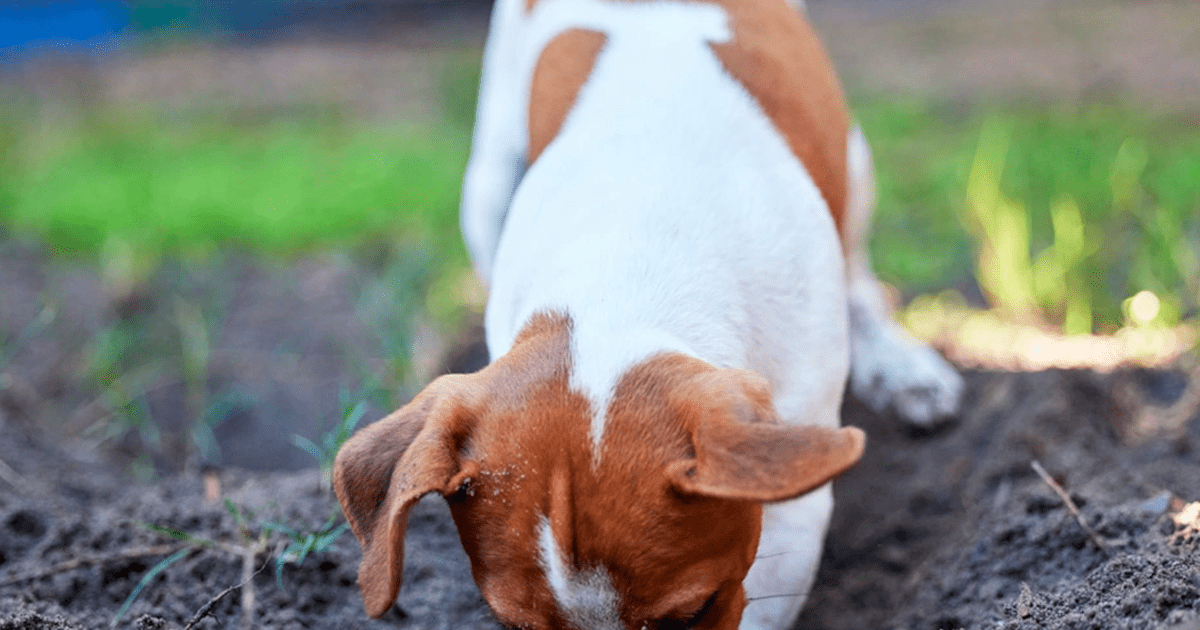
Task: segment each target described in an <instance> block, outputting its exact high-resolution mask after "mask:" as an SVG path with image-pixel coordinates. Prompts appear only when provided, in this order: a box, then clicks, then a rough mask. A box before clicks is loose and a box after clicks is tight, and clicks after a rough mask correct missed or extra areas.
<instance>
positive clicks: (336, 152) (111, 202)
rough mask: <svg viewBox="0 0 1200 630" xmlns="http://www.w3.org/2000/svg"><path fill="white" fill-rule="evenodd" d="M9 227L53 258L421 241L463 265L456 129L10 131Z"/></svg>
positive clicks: (83, 123) (107, 118)
mask: <svg viewBox="0 0 1200 630" xmlns="http://www.w3.org/2000/svg"><path fill="white" fill-rule="evenodd" d="M8 127H9V128H10V129H13V128H16V129H17V131H10V132H9V134H10V135H11V136H14V137H11V138H9V139H8V140H7V141H6V142H5V141H3V140H0V142H3V144H0V151H4V153H6V154H5V155H2V156H0V164H5V165H7V166H9V168H8V172H7V174H6V176H5V177H4V178H3V179H2V180H0V201H3V205H2V207H0V220H2V221H3V223H4V224H6V226H8V227H9V228H10V229H12V230H14V231H16V232H27V233H33V234H36V235H37V236H39V237H40V238H43V239H45V240H46V241H47V242H48V243H49V244H50V245H51V246H52V247H53V248H54V250H55V251H56V252H59V253H63V254H70V255H80V254H83V255H88V254H94V253H100V252H102V251H103V250H104V248H105V247H106V245H107V244H108V243H111V242H113V241H114V240H115V241H118V242H123V243H125V244H127V245H128V246H130V247H132V248H134V249H135V250H136V251H138V252H141V253H142V254H143V255H148V256H151V257H158V256H161V255H164V254H170V253H180V252H183V253H194V252H199V253H204V252H206V251H211V250H215V249H217V248H219V247H224V246H230V245H233V246H237V247H241V248H246V249H249V250H252V251H256V252H260V253H266V254H284V255H286V254H289V253H294V252H297V251H302V250H306V249H312V248H320V247H329V246H346V245H355V244H358V243H362V242H364V241H371V240H379V239H396V238H417V239H421V240H428V241H432V242H434V243H436V245H437V247H438V248H439V250H440V251H443V253H444V254H445V255H447V256H454V257H458V258H461V254H460V252H458V251H454V250H455V249H460V248H458V247H457V245H455V244H454V242H455V239H451V238H450V237H449V236H447V235H448V234H451V233H453V231H454V229H455V226H456V224H457V205H458V189H459V181H460V178H461V173H462V169H463V167H464V165H465V162H466V155H467V147H468V140H467V135H466V133H465V132H463V131H462V130H461V129H458V128H455V127H451V126H444V127H442V128H438V129H427V130H414V129H408V128H404V127H400V126H390V125H377V124H367V123H354V122H342V121H338V122H334V123H332V124H331V123H329V122H327V121H321V120H306V119H303V118H301V119H296V120H291V119H283V120H275V121H269V122H266V123H260V124H254V125H239V124H236V123H233V122H230V121H224V120H202V121H193V122H188V123H185V124H178V123H171V122H166V121H157V120H154V119H151V118H149V117H142V118H138V117H132V116H122V115H119V114H116V113H112V112H103V113H97V114H95V115H92V116H89V117H86V118H84V119H82V120H79V121H75V124H72V125H67V126H66V127H65V129H63V128H60V129H56V130H51V129H48V128H47V126H45V125H43V126H39V127H35V126H32V125H30V126H27V127H25V128H21V127H19V126H18V125H13V124H10V125H8Z"/></svg>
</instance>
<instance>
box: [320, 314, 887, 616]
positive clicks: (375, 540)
mask: <svg viewBox="0 0 1200 630" xmlns="http://www.w3.org/2000/svg"><path fill="white" fill-rule="evenodd" d="M569 336H570V323H569V320H567V319H566V318H561V317H553V316H538V317H535V318H534V320H533V321H531V323H530V324H529V325H528V326H527V327H526V329H525V330H524V331H523V332H522V334H521V336H520V337H519V338H518V339H517V341H516V343H515V344H514V346H513V349H512V350H511V351H510V352H509V353H508V354H506V355H505V356H503V357H501V358H500V359H498V360H496V361H495V362H494V363H493V364H492V365H490V366H488V367H487V368H485V369H483V370H482V371H480V372H478V373H476V374H471V375H453V376H443V377H441V378H439V379H437V380H436V381H434V382H433V383H432V384H430V385H429V387H427V388H426V389H425V390H424V391H423V392H421V394H420V395H418V396H417V397H416V398H415V399H414V400H413V401H412V402H411V403H409V404H408V405H406V406H405V407H403V408H402V409H400V410H399V411H397V412H395V413H393V414H392V415H390V416H388V417H387V418H384V419H383V420H381V421H379V422H377V423H375V424H373V425H371V426H368V427H366V428H364V429H363V430H362V431H360V432H359V433H358V434H356V435H355V436H354V438H352V439H351V440H350V441H349V442H347V443H346V445H345V446H344V447H343V448H342V450H341V452H340V453H339V454H338V457H337V463H336V466H335V469H334V484H335V487H336V489H337V494H338V499H339V500H340V501H341V504H342V507H343V510H344V512H345V514H346V518H347V519H348V520H349V521H350V525H351V527H352V528H353V530H354V533H355V535H357V536H358V538H359V540H360V541H361V542H362V546H363V560H362V565H361V567H360V568H359V583H360V586H361V588H362V592H363V598H364V600H365V603H366V608H367V612H368V613H369V614H371V615H372V616H379V615H381V614H383V613H384V612H386V611H387V609H388V608H389V607H390V606H391V604H392V602H393V600H394V599H395V597H396V594H397V592H398V591H399V589H400V576H401V565H402V563H403V559H404V532H405V525H406V522H407V517H408V512H409V510H410V509H411V508H412V506H413V505H414V504H415V503H416V502H417V500H418V499H420V498H421V497H422V496H423V495H425V494H428V493H432V492H438V493H440V494H442V496H444V497H445V498H446V500H447V501H448V502H449V504H450V508H451V512H452V513H453V515H454V520H455V522H456V524H457V525H458V530H459V535H460V536H461V538H462V543H463V547H464V548H465V549H466V552H467V555H468V556H470V559H471V566H472V571H473V573H474V576H475V581H476V582H477V583H478V585H479V588H480V590H481V592H482V593H483V596H484V598H485V599H486V600H487V602H488V604H489V605H490V606H491V607H492V610H493V611H494V612H495V613H496V616H497V617H498V618H499V619H500V620H501V621H503V622H504V623H506V624H508V625H510V626H513V627H517V628H530V629H536V630H548V629H551V628H555V629H559V628H561V629H567V628H572V629H577V630H618V629H625V628H630V629H634V630H638V629H648V630H649V629H662V630H667V629H670V628H728V629H733V628H736V627H737V625H738V620H739V619H740V617H741V612H742V609H743V607H744V606H745V603H746V601H745V595H744V593H743V590H742V579H743V578H744V577H745V575H746V572H747V571H748V570H749V568H750V565H751V563H752V562H753V561H754V554H755V551H756V548H757V545H758V537H759V530H760V526H761V518H762V504H763V503H764V502H770V501H780V500H784V499H789V498H792V497H796V496H799V495H801V494H804V493H806V492H808V491H809V490H812V489H814V488H816V487H818V486H820V485H822V484H824V483H825V482H826V481H828V480H829V479H831V478H832V477H834V476H835V475H837V474H838V473H840V472H842V471H843V470H845V469H846V468H848V467H849V466H850V465H851V464H853V463H854V462H855V461H856V460H857V459H858V458H859V457H860V456H861V454H862V449H863V442H864V439H863V435H862V432H861V431H859V430H857V429H852V428H846V429H830V428H820V427H815V426H808V427H805V426H790V425H784V424H782V423H780V422H779V419H778V417H777V416H776V414H775V411H774V409H773V407H772V404H771V399H770V395H769V392H768V389H767V386H766V384H765V382H764V381H763V380H762V379H761V378H759V377H758V376H756V375H754V374H752V373H749V372H742V371H735V370H718V369H715V368H713V367H712V366H710V365H708V364H706V363H704V362H702V361H699V360H697V359H694V358H690V357H685V356H682V355H675V354H663V355H659V356H657V357H654V358H651V359H649V360H647V361H645V362H643V363H641V364H640V365H638V366H636V367H634V368H632V369H631V370H629V371H628V372H627V373H626V374H625V375H624V377H623V378H622V379H621V380H620V381H619V382H618V383H617V385H616V387H615V389H614V391H613V393H612V402H611V403H610V404H609V405H608V408H607V410H605V411H606V413H604V414H600V416H601V417H602V422H603V425H602V427H601V426H596V427H594V426H593V420H594V419H595V418H596V417H597V412H596V411H595V410H593V409H591V408H590V405H589V402H588V400H587V398H586V397H585V396H583V395H582V394H580V393H578V392H576V391H573V390H572V388H571V387H570V374H571V364H572V361H571V355H570V348H571V345H570V339H569ZM601 433H602V436H603V437H602V439H601V440H599V443H598V444H597V443H595V441H594V440H593V436H594V435H597V434H601Z"/></svg>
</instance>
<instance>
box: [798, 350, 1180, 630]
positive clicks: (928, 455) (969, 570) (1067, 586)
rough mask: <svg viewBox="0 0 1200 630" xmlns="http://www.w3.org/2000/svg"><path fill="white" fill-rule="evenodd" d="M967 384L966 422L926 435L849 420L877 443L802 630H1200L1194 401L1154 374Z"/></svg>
mask: <svg viewBox="0 0 1200 630" xmlns="http://www.w3.org/2000/svg"><path fill="white" fill-rule="evenodd" d="M970 384H971V387H970V393H969V397H968V400H967V404H966V409H965V410H964V413H963V417H962V420H961V422H960V423H959V424H958V425H957V426H953V427H947V428H945V429H943V430H941V431H939V432H937V433H936V434H933V435H914V434H912V433H911V432H909V431H906V430H905V428H904V427H902V426H898V425H897V424H896V423H894V422H892V421H890V420H889V419H886V418H879V417H876V416H873V415H872V414H870V413H868V412H866V411H864V410H863V409H862V408H861V407H859V406H857V405H855V404H853V403H850V404H848V405H847V409H846V420H847V422H849V423H851V424H856V425H859V426H861V427H863V428H864V429H865V430H866V431H867V433H868V435H869V436H870V441H869V444H868V450H867V454H866V456H865V457H864V459H863V461H862V462H861V463H860V464H859V465H858V466H857V467H856V468H855V469H853V470H852V471H851V472H850V473H849V474H847V475H846V476H845V477H843V478H842V479H841V480H839V482H838V483H837V486H836V490H837V496H838V500H839V503H838V506H837V508H836V511H835V514H834V522H833V525H832V527H831V531H830V535H829V539H828V541H827V544H826V552H825V559H824V563H823V565H822V568H821V572H820V575H819V577H818V586H817V587H816V589H815V590H814V591H813V595H812V598H811V599H810V603H809V607H808V610H807V611H806V613H805V615H804V618H803V621H802V624H801V627H804V628H824V629H827V630H833V629H840V628H846V629H850V628H855V629H858V628H904V629H912V630H916V629H928V630H954V629H957V628H1010V629H1014V630H1015V629H1026V628H1063V629H1067V628H1070V629H1083V628H1095V629H1102V628H1103V629H1112V628H1175V627H1179V628H1196V627H1200V610H1198V609H1197V600H1198V598H1200V552H1198V551H1197V543H1198V538H1200V537H1198V536H1197V527H1200V522H1197V521H1196V520H1194V519H1195V516H1192V515H1189V514H1190V513H1189V512H1187V511H1186V510H1184V512H1183V513H1182V514H1180V513H1178V512H1179V510H1181V509H1183V508H1184V505H1183V503H1184V501H1185V500H1186V501H1191V500H1195V499H1196V498H1198V497H1200V452H1197V447H1198V446H1200V442H1198V440H1200V415H1198V414H1197V409H1196V407H1195V406H1194V403H1193V402H1192V399H1193V398H1194V391H1195V390H1194V386H1193V389H1192V390H1191V391H1188V392H1187V395H1186V396H1185V395H1184V393H1185V389H1186V387H1187V381H1186V379H1185V378H1184V377H1183V375H1182V374H1180V373H1177V372H1151V371H1138V372H1126V373H1120V374H1116V375H1112V376H1104V375H1098V374H1094V373H1090V372H1064V371H1051V372H1043V373H1034V374H973V375H971V376H970ZM1170 403H1175V406H1174V408H1170V409H1168V407H1167V406H1166V405H1168V404H1170ZM1033 461H1039V462H1040V463H1041V464H1043V465H1044V467H1045V469H1047V470H1048V471H1049V472H1050V473H1051V474H1052V476H1053V477H1054V478H1055V480H1056V482H1057V483H1060V484H1061V485H1062V486H1063V487H1065V488H1066V490H1067V491H1069V493H1070V496H1071V497H1072V498H1073V500H1074V502H1075V504H1076V505H1077V506H1078V507H1079V509H1080V511H1081V513H1082V517H1083V519H1084V520H1085V522H1086V523H1087V524H1088V526H1089V527H1090V528H1091V529H1092V530H1093V531H1094V532H1095V534H1096V535H1097V536H1098V538H1099V539H1100V542H1101V544H1103V545H1104V549H1100V548H1098V547H1097V545H1096V543H1094V542H1092V540H1090V539H1089V534H1088V532H1087V531H1086V530H1085V529H1084V528H1083V527H1082V526H1081V525H1080V524H1079V522H1078V521H1077V520H1076V518H1075V517H1074V516H1073V515H1072V514H1071V512H1070V511H1069V510H1068V508H1067V507H1065V505H1064V503H1063V501H1062V500H1061V499H1060V498H1059V497H1058V496H1057V495H1056V494H1055V493H1054V491H1053V490H1052V489H1051V487H1050V485H1049V484H1048V483H1047V482H1045V481H1043V480H1042V479H1041V478H1039V477H1038V476H1037V475H1036V474H1035V472H1034V471H1033V469H1032V468H1031V462H1033Z"/></svg>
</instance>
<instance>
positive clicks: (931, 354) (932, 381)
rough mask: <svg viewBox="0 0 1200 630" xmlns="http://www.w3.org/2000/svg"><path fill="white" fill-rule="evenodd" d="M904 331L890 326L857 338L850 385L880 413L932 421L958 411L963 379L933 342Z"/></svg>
mask: <svg viewBox="0 0 1200 630" xmlns="http://www.w3.org/2000/svg"><path fill="white" fill-rule="evenodd" d="M880 332H883V331H880ZM887 333H892V334H887ZM903 336H905V335H903V333H901V332H900V331H899V330H894V331H893V330H889V331H886V333H885V334H882V335H875V336H871V338H869V339H865V340H864V339H856V340H855V343H853V358H852V363H851V367H850V388H851V391H852V392H853V393H854V396H855V397H857V398H858V399H859V400H861V401H862V402H863V403H864V404H866V405H867V406H868V407H870V408H871V410H873V411H875V412H877V413H885V412H888V411H891V412H894V413H895V414H896V415H897V416H899V417H900V418H901V419H903V420H904V421H906V422H909V423H912V424H914V425H918V426H922V427H931V426H933V425H936V424H938V423H939V422H942V421H944V420H946V419H948V418H950V417H952V416H953V415H955V414H956V413H957V412H958V406H959V402H960V399H961V398H962V392H963V379H962V376H961V375H960V374H959V373H958V371H957V370H955V369H954V367H953V366H951V365H950V364H949V363H947V362H946V360H945V359H943V358H942V357H941V355H939V354H938V353H937V352H936V351H935V350H933V348H930V347H929V346H926V345H924V344H921V343H918V342H916V341H912V340H909V339H905V338H903Z"/></svg>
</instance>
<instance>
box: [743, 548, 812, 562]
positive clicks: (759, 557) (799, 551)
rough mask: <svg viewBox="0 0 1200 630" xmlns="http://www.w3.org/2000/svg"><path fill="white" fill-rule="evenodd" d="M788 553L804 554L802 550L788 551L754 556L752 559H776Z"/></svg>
mask: <svg viewBox="0 0 1200 630" xmlns="http://www.w3.org/2000/svg"><path fill="white" fill-rule="evenodd" d="M789 553H804V550H803V549H789V550H788V551H780V552H777V553H768V554H764V555H761V556H754V559H755V560H762V559H763V558H778V557H779V556H786V555H788V554H789Z"/></svg>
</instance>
